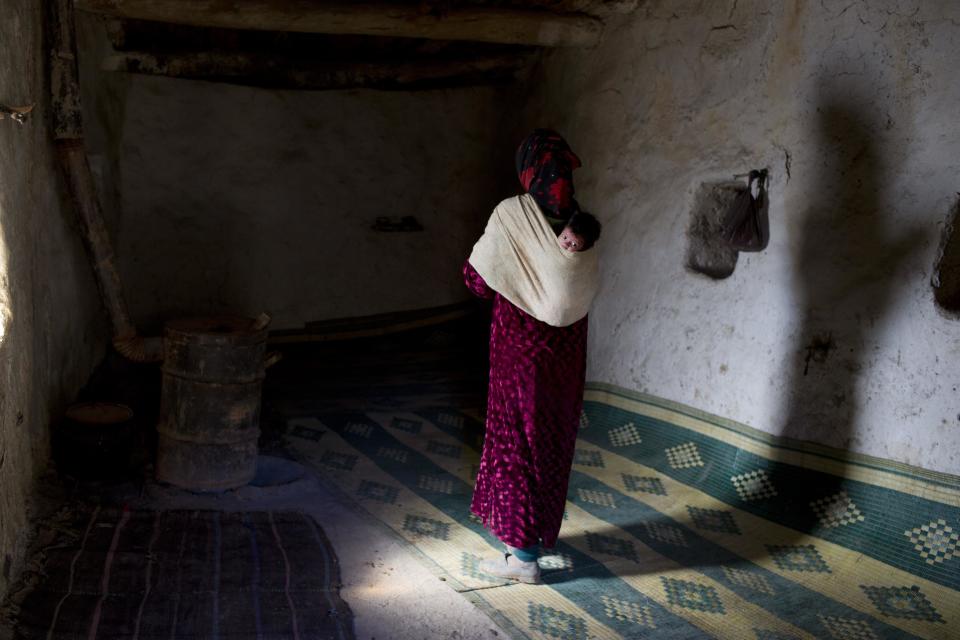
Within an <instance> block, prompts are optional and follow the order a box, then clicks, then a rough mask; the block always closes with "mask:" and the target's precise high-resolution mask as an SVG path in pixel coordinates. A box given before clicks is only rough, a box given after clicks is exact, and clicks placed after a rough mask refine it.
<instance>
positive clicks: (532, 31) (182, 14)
mask: <svg viewBox="0 0 960 640" xmlns="http://www.w3.org/2000/svg"><path fill="white" fill-rule="evenodd" d="M76 7H77V9H80V10H82V11H87V12H92V13H97V14H101V15H107V16H113V17H116V18H127V19H139V20H153V21H158V22H172V23H177V24H185V25H191V26H197V27H221V28H227V29H255V30H260V31H293V32H304V33H329V34H356V35H371V36H391V37H406V38H426V39H433V40H468V41H473V42H494V43H501V44H522V45H535V46H541V47H591V46H594V45H595V44H597V42H598V41H599V39H600V35H601V32H602V29H603V23H602V22H601V21H600V20H599V19H597V18H594V17H590V16H586V15H577V14H573V15H562V14H556V13H553V12H550V11H525V10H517V9H505V8H496V7H489V8H487V7H473V8H466V7H464V8H453V9H450V10H449V11H443V12H441V13H435V12H431V11H429V10H427V9H424V7H423V6H421V5H390V4H348V3H342V2H335V3H327V2H317V1H315V0H232V1H231V0H193V1H190V2H184V1H183V0H76Z"/></svg>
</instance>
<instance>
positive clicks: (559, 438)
mask: <svg viewBox="0 0 960 640" xmlns="http://www.w3.org/2000/svg"><path fill="white" fill-rule="evenodd" d="M579 166H580V160H579V159H578V158H577V156H576V155H575V154H574V153H573V151H572V150H571V149H570V147H569V146H568V145H567V143H566V142H565V141H564V140H563V138H562V137H561V136H560V135H559V134H557V133H556V132H553V131H550V130H546V129H538V130H536V131H534V133H533V134H532V135H530V136H529V137H528V138H527V139H526V140H525V141H524V142H523V143H522V144H521V145H520V148H519V149H518V151H517V172H518V175H519V177H520V182H521V184H522V185H523V188H524V189H525V190H526V192H527V193H526V194H525V195H523V196H519V197H517V198H510V199H508V200H505V201H504V202H502V203H501V204H500V205H499V206H498V207H497V209H496V210H495V211H494V214H493V215H492V216H491V219H490V222H489V223H488V225H487V229H486V231H485V232H484V236H483V237H482V238H481V239H480V240H479V241H478V242H477V245H476V246H475V247H474V251H473V253H472V254H471V256H470V259H469V260H468V261H467V263H466V264H465V265H464V270H463V271H464V279H465V281H466V284H467V287H468V288H469V289H470V291H471V292H473V293H474V294H475V295H477V296H479V297H481V298H486V299H492V300H493V319H492V324H491V331H490V388H489V397H488V403H487V425H486V436H485V438H484V444H483V454H482V457H481V460H480V469H479V473H478V475H477V484H476V487H475V489H474V494H473V500H472V503H471V506H470V509H471V511H472V512H473V513H475V514H476V515H477V516H479V517H480V518H481V519H482V521H483V523H484V525H485V526H487V527H488V528H490V530H491V531H492V532H493V533H494V534H495V535H496V536H497V538H499V539H500V540H501V541H502V542H504V543H505V544H506V545H507V552H506V553H505V554H504V555H503V557H502V558H498V559H496V560H490V561H486V562H483V563H482V564H481V569H482V570H483V571H485V572H487V573H490V574H493V575H497V576H500V577H505V578H510V579H515V580H521V581H523V582H537V581H539V576H540V569H539V566H538V565H537V562H536V560H537V555H538V551H539V546H540V545H543V546H544V547H547V548H552V547H553V546H554V545H555V544H556V540H557V535H558V533H559V531H560V524H561V521H562V519H563V512H564V504H565V502H566V495H567V485H568V483H569V478H570V467H571V464H572V461H573V451H574V445H575V442H576V438H577V428H578V425H579V421H580V411H581V408H582V405H583V385H584V375H585V368H586V346H587V318H586V312H587V309H588V308H589V305H590V302H591V301H592V298H593V295H594V293H595V291H596V285H597V278H596V272H597V271H596V264H597V263H596V256H595V255H593V254H594V252H588V253H587V254H584V253H582V252H584V251H586V250H587V249H590V248H591V247H592V245H593V243H594V242H595V241H596V239H597V238H598V237H599V235H600V224H599V223H598V222H597V221H596V219H595V218H593V216H591V215H590V214H587V213H584V212H581V211H579V207H578V205H577V203H576V201H575V200H574V199H573V192H574V190H573V181H572V173H573V170H574V169H576V168H577V167H579ZM548 222H549V223H550V225H551V226H553V229H552V230H551V226H548V224H547V223H548ZM558 228H559V231H560V234H559V238H558V237H557V230H558Z"/></svg>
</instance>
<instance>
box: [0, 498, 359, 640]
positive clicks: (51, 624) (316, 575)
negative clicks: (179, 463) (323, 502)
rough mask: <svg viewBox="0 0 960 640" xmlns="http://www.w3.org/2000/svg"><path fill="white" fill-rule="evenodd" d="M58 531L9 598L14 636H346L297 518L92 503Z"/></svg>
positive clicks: (319, 535)
mask: <svg viewBox="0 0 960 640" xmlns="http://www.w3.org/2000/svg"><path fill="white" fill-rule="evenodd" d="M58 529H59V531H60V535H59V536H58V538H59V539H58V540H57V541H56V542H54V543H53V544H51V545H50V546H48V547H46V548H45V549H44V550H43V552H42V554H41V555H42V557H41V558H40V560H41V561H42V562H41V566H40V568H39V570H38V571H37V572H36V573H35V574H34V575H33V576H32V577H30V578H29V579H28V580H27V584H28V585H29V586H28V588H26V589H25V590H24V591H23V592H22V593H20V594H19V595H18V597H17V598H16V599H17V601H18V602H17V604H16V606H15V607H14V608H15V615H13V616H11V617H12V618H13V621H12V624H11V627H12V629H11V631H12V636H13V638H15V639H16V640H40V639H44V640H74V639H78V640H79V639H81V638H82V639H84V640H92V639H94V638H107V639H111V640H113V639H117V640H119V639H129V640H160V639H161V638H162V639H164V640H169V639H171V638H172V639H175V640H191V639H197V640H199V639H201V638H219V639H222V640H241V639H247V638H249V639H251V640H253V639H258V640H259V639H267V638H269V639H273V640H280V639H284V640H286V639H291V640H297V639H300V638H303V639H306V638H310V639H317V640H319V639H321V638H323V639H329V640H352V638H353V637H354V635H353V623H352V614H351V612H350V609H349V607H347V606H346V604H345V603H344V602H343V600H341V599H340V593H339V590H340V584H339V583H340V577H339V566H338V564H337V559H336V556H335V555H334V553H333V549H332V548H331V546H330V543H329V542H328V541H327V539H326V536H324V534H323V532H322V531H321V530H320V528H319V527H318V526H317V524H316V523H315V522H314V521H313V519H312V518H310V517H309V516H307V515H306V514H303V513H298V512H286V511H276V512H250V511H248V512H237V513H226V512H220V511H166V510H157V511H154V510H130V509H117V508H100V507H94V508H91V509H78V510H77V511H76V512H75V513H74V517H72V518H70V521H69V522H64V523H61V524H60V526H59V527H58ZM0 637H6V636H5V635H4V630H0Z"/></svg>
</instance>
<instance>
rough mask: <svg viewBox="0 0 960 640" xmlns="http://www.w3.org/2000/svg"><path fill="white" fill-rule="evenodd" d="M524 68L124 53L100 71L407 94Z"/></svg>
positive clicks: (480, 60) (515, 63) (510, 58)
mask: <svg viewBox="0 0 960 640" xmlns="http://www.w3.org/2000/svg"><path fill="white" fill-rule="evenodd" d="M526 62H527V56H525V55H517V54H505V55H488V56H478V57H475V58H470V59H463V60H415V61H407V62H379V63H374V62H355V63H314V62H304V61H297V60H291V59H289V58H287V57H285V56H265V55H263V54H243V53H210V52H203V53H178V54H162V55H156V54H152V53H146V52H126V53H122V54H116V55H111V56H107V57H106V58H105V59H104V60H103V62H102V63H101V69H103V70H104V71H120V72H125V73H139V74H147V75H156V76H166V77H170V78H185V79H189V80H206V81H211V82H226V83H230V84H240V85H246V86H257V87H267V88H271V89H295V90H307V91H323V90H336V89H356V88H369V89H402V90H411V89H432V88H441V87H450V86H466V85H477V84H491V83H497V82H504V81H509V80H512V79H513V76H514V74H516V73H517V72H518V71H519V70H520V69H522V68H523V67H524V65H525V63H526Z"/></svg>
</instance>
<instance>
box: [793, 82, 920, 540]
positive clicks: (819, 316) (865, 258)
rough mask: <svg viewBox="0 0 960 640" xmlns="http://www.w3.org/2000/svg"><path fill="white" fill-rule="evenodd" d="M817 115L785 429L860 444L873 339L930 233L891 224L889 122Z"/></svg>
mask: <svg viewBox="0 0 960 640" xmlns="http://www.w3.org/2000/svg"><path fill="white" fill-rule="evenodd" d="M817 113H818V121H817V127H816V130H815V131H814V132H813V133H814V135H815V139H816V141H817V148H818V151H819V154H820V157H821V158H822V162H821V164H820V172H819V174H818V175H817V176H815V181H814V184H815V185H816V187H815V188H814V189H813V190H812V191H811V200H810V201H809V203H808V206H807V208H806V210H805V211H804V223H803V227H802V229H801V235H802V237H801V239H800V244H799V251H798V254H797V256H796V277H795V280H794V281H795V282H796V283H797V284H796V287H797V302H798V305H797V306H798V308H799V309H800V313H802V314H803V317H802V318H801V322H800V323H799V325H800V329H799V332H798V333H797V337H796V340H797V349H796V357H795V360H794V363H793V372H792V374H791V376H790V380H789V385H788V386H787V387H786V388H787V389H788V393H790V397H789V400H788V404H787V406H786V412H785V414H784V415H785V421H784V426H783V431H782V434H781V435H783V436H786V437H789V438H794V439H798V440H812V441H815V442H819V443H824V444H829V445H831V446H834V447H839V448H842V449H851V448H856V447H857V445H858V444H859V442H858V437H859V436H858V434H857V433H856V432H855V429H854V425H855V424H856V418H857V415H856V412H857V408H858V407H860V406H863V404H865V403H866V402H869V397H868V396H865V389H864V386H863V385H862V384H861V383H862V381H863V375H864V374H865V373H866V372H868V371H869V369H870V355H871V354H870V353H869V352H868V345H869V344H870V342H871V339H870V338H871V337H872V334H873V333H874V331H875V330H879V329H880V328H881V326H882V324H883V322H884V319H885V318H886V316H887V315H888V313H889V311H890V310H891V309H892V307H893V305H894V304H895V303H896V301H895V299H894V298H893V289H894V282H893V279H892V276H893V274H894V273H896V271H897V269H898V267H899V265H901V264H903V262H904V261H905V260H906V259H907V258H908V257H909V256H910V255H911V254H912V253H913V252H914V251H916V250H918V249H919V245H920V243H921V241H922V239H923V236H924V234H923V231H922V229H921V228H920V227H919V226H914V227H912V228H898V227H895V226H894V225H893V223H891V216H890V213H891V211H890V208H891V207H892V206H894V205H893V204H892V203H891V200H890V199H889V198H887V197H885V196H884V189H885V184H887V183H889V180H888V176H889V175H890V170H891V169H893V167H889V166H888V165H887V162H886V159H885V158H884V157H883V156H882V154H881V151H880V149H879V148H878V144H877V137H878V132H881V131H882V127H881V124H880V123H879V122H876V121H874V120H872V119H871V116H870V110H868V109H864V108H863V106H862V105H855V104H848V103H845V102H843V101H835V102H830V101H828V102H826V103H825V104H823V105H821V107H820V108H819V109H818V110H817ZM829 482H830V483H833V484H834V486H823V487H820V489H821V490H822V493H821V495H822V496H823V498H824V499H829V498H831V497H833V496H836V495H837V494H839V493H840V492H841V491H842V490H843V487H842V485H843V478H842V477H836V478H834V479H833V480H830V481H829ZM843 499H844V498H843V496H840V497H839V498H838V500H840V501H843ZM794 511H795V512H796V513H798V514H807V515H806V516H805V517H806V518H807V521H806V522H797V523H796V524H797V526H798V528H800V529H801V530H806V529H807V528H808V527H810V526H814V525H815V524H816V518H815V514H814V512H813V510H812V509H811V508H810V506H809V505H807V504H797V505H796V509H795V510H794Z"/></svg>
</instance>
